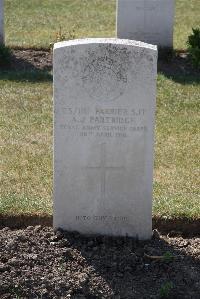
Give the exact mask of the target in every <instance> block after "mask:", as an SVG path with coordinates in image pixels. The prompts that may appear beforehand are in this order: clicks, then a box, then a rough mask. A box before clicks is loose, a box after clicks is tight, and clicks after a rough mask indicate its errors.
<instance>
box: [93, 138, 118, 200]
mask: <svg viewBox="0 0 200 299" xmlns="http://www.w3.org/2000/svg"><path fill="white" fill-rule="evenodd" d="M100 146H101V159H100V165H99V166H87V168H89V169H99V170H100V174H101V199H105V198H106V171H107V170H115V169H122V168H124V167H123V166H106V164H107V163H106V144H105V143H102V144H100Z"/></svg>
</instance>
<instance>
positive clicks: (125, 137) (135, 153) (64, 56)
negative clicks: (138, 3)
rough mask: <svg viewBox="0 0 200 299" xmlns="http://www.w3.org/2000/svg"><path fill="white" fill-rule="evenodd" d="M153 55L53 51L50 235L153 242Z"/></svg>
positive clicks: (128, 48)
mask: <svg viewBox="0 0 200 299" xmlns="http://www.w3.org/2000/svg"><path fill="white" fill-rule="evenodd" d="M156 65H157V49H156V47H155V46H152V45H148V44H144V43H140V42H136V41H129V40H118V39H85V40H74V41H68V42H61V43H57V44H55V46H54V109H55V111H54V227H55V228H58V227H60V228H63V229H67V230H73V231H79V232H82V233H87V234H90V233H91V234H92V233H100V234H107V235H130V236H134V237H136V236H138V237H139V238H140V239H148V238H150V236H151V230H152V228H151V223H152V219H151V218H152V216H151V206H152V171H153V135H154V114H155V93H156V91H155V89H156V72H157V70H156Z"/></svg>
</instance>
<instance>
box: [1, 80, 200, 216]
mask: <svg viewBox="0 0 200 299" xmlns="http://www.w3.org/2000/svg"><path fill="white" fill-rule="evenodd" d="M12 79H13V78H12ZM35 79H37V77H36V76H35ZM40 80H41V78H40V77H39V82H37V81H35V82H34V81H32V77H31V78H30V77H28V80H27V78H26V80H25V81H20V80H19V81H16V80H12V81H11V80H10V81H9V80H5V78H4V77H2V80H1V81H0V97H1V108H0V113H1V122H0V125H1V145H2V146H1V153H0V154H1V169H2V177H1V200H0V213H4V214H5V213H9V214H21V213H25V214H27V213H29V214H34V213H35V214H42V213H52V208H51V207H52V82H51V81H50V82H48V81H47V82H46V81H44V82H40ZM157 91H158V95H157V115H156V145H155V169H154V215H157V216H162V217H167V218H175V217H179V218H180V217H188V218H189V219H193V218H198V217H199V215H200V205H199V193H198V191H199V183H200V182H199V176H198V167H199V155H198V154H199V153H198V142H199V141H198V129H199V127H200V114H199V111H200V109H199V108H200V107H199V106H200V105H199V104H200V102H199V94H200V85H199V84H197V83H193V84H185V83H176V82H175V81H173V80H171V79H168V78H166V77H165V76H164V75H159V77H158V90H157Z"/></svg>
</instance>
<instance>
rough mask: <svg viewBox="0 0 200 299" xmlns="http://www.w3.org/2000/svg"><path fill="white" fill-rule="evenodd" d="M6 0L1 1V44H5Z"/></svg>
mask: <svg viewBox="0 0 200 299" xmlns="http://www.w3.org/2000/svg"><path fill="white" fill-rule="evenodd" d="M3 2H4V0H0V44H4V10H3V4H4V3H3Z"/></svg>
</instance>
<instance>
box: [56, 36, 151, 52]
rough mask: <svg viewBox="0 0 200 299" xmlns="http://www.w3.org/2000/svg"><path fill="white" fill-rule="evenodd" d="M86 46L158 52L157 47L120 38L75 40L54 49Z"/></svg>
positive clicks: (65, 42) (59, 43)
mask: <svg viewBox="0 0 200 299" xmlns="http://www.w3.org/2000/svg"><path fill="white" fill-rule="evenodd" d="M86 44H117V45H126V46H135V47H140V48H146V49H152V50H157V46H155V45H151V44H147V43H144V42H141V41H136V40H130V39H119V38H85V39H73V40H68V41H63V42H58V43H55V44H54V49H59V48H63V47H69V46H76V45H86Z"/></svg>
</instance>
